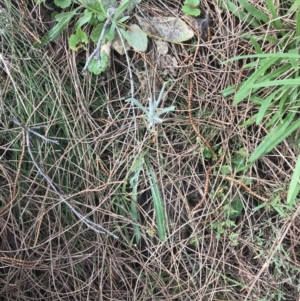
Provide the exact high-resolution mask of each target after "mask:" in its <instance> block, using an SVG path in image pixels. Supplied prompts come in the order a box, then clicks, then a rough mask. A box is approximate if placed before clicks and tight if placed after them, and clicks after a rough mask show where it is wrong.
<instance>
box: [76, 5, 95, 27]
mask: <svg viewBox="0 0 300 301" xmlns="http://www.w3.org/2000/svg"><path fill="white" fill-rule="evenodd" d="M92 16H93V13H92V12H91V11H90V10H88V9H85V10H84V12H83V14H82V16H81V17H80V18H79V19H78V21H77V22H76V25H75V29H77V28H81V26H82V25H84V24H86V23H88V22H90V20H91V18H92Z"/></svg>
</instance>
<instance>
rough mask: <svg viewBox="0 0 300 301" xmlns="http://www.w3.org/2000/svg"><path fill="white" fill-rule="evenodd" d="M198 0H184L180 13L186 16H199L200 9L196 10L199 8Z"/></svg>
mask: <svg viewBox="0 0 300 301" xmlns="http://www.w3.org/2000/svg"><path fill="white" fill-rule="evenodd" d="M199 4H200V0H185V1H184V3H183V6H182V12H183V13H184V14H185V15H187V16H194V17H199V16H200V13H201V11H200V9H199V8H197V6H199Z"/></svg>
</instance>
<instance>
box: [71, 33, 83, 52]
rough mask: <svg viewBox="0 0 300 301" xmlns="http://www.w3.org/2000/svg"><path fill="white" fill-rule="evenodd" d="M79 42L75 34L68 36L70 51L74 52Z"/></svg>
mask: <svg viewBox="0 0 300 301" xmlns="http://www.w3.org/2000/svg"><path fill="white" fill-rule="evenodd" d="M79 42H80V40H79V38H78V37H77V36H76V34H72V35H70V37H69V46H70V48H71V50H73V51H75V50H76V48H77V45H78V43H79Z"/></svg>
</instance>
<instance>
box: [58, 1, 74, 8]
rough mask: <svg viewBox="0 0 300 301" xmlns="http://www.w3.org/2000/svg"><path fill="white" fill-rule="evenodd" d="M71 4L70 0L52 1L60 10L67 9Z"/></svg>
mask: <svg viewBox="0 0 300 301" xmlns="http://www.w3.org/2000/svg"><path fill="white" fill-rule="evenodd" d="M71 3H72V1H71V0H54V4H55V5H56V6H58V7H60V8H62V9H64V8H67V7H69V6H70V5H71Z"/></svg>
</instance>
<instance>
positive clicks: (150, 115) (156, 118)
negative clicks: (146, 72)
mask: <svg viewBox="0 0 300 301" xmlns="http://www.w3.org/2000/svg"><path fill="white" fill-rule="evenodd" d="M166 84H167V83H164V84H163V87H162V89H161V91H160V93H159V96H158V99H157V100H153V98H152V94H150V97H149V99H148V100H149V109H146V108H145V107H144V106H143V105H142V104H141V103H140V102H139V101H138V100H137V99H135V98H133V97H131V98H128V99H126V102H132V103H134V104H135V105H136V106H137V107H138V108H140V109H141V110H142V111H143V112H144V113H145V114H146V122H147V128H148V129H149V130H150V131H152V132H154V131H155V124H156V123H162V122H163V119H161V118H160V115H162V114H165V113H168V112H171V111H174V110H175V106H170V107H167V108H164V109H162V110H160V111H159V110H157V108H158V106H159V104H160V102H161V99H162V97H163V93H164V90H165V87H166Z"/></svg>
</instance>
